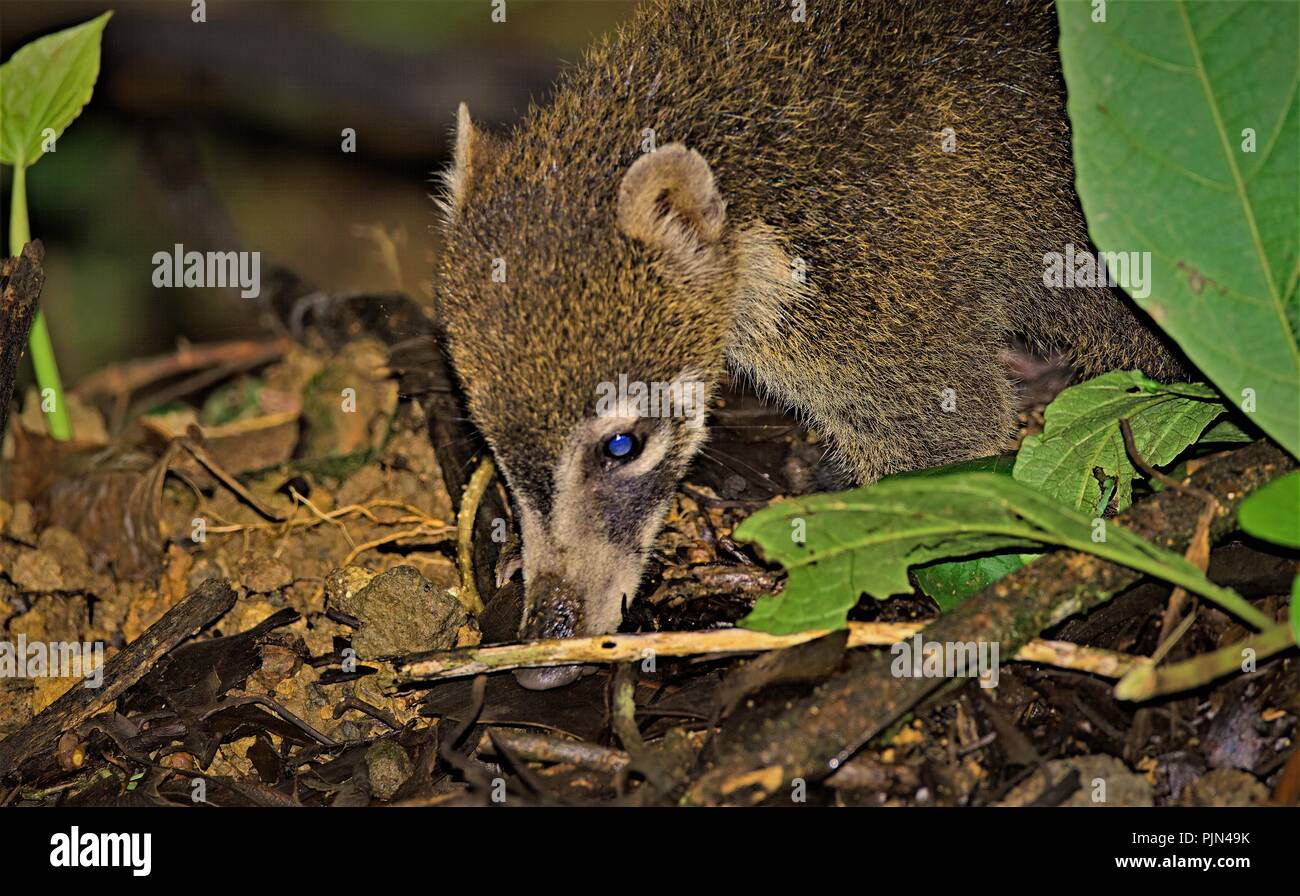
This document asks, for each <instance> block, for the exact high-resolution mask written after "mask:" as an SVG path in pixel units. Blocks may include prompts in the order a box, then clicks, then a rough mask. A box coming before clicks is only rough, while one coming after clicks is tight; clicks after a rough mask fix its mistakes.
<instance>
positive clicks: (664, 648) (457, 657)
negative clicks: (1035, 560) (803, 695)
mask: <svg viewBox="0 0 1300 896" xmlns="http://www.w3.org/2000/svg"><path fill="white" fill-rule="evenodd" d="M926 624H927V623H925V622H850V623H849V640H848V646H849V647H886V646H889V645H891V644H897V643H898V642H900V641H904V640H906V639H908V638H910V637H912V636H913V635H915V634H916V633H917V632H919V631H921V630H922V629H923V628H924V627H925V625H926ZM829 633H830V630H829V629H819V630H816V631H807V632H799V633H797V634H793V635H769V634H766V633H765V632H754V631H749V630H748V629H743V628H723V629H713V630H711V631H703V632H653V633H651V634H644V635H602V636H599V637H595V638H567V639H564V640H552V641H521V642H519V643H516V644H497V645H493V646H490V647H466V648H461V649H458V650H440V651H435V652H433V653H427V654H421V655H419V656H417V657H412V658H410V659H408V660H407V661H406V662H403V663H401V664H399V665H398V667H397V674H398V680H399V682H401V683H409V682H416V681H439V680H442V679H447V678H463V677H466V676H470V675H480V674H482V673H484V672H500V671H503V670H506V669H526V668H535V667H539V666H568V665H574V664H577V663H625V662H634V661H637V660H641V659H645V658H646V657H648V656H660V657H666V656H695V655H708V656H721V655H726V654H732V653H760V652H763V651H767V650H781V649H783V648H786V647H793V646H795V645H796V644H803V643H805V642H807V641H812V640H814V639H816V638H820V637H822V636H823V635H826V634H829ZM1014 658H1015V659H1016V660H1019V661H1021V662H1028V663H1043V664H1045V665H1049V666H1058V667H1060V668H1062V669H1074V670H1077V671H1081V672H1091V673H1093V674H1094V675H1100V676H1103V677H1105V678H1119V677H1120V676H1122V675H1125V674H1127V673H1128V672H1129V671H1130V670H1132V669H1135V668H1137V667H1139V666H1142V665H1145V663H1146V660H1145V658H1144V657H1136V656H1130V655H1129V654H1125V653H1117V652H1115V651H1112V650H1102V649H1100V648H1096V647H1081V646H1079V645H1078V644H1069V643H1066V642H1064V641H1045V640H1042V639H1038V640H1034V641H1031V642H1029V643H1028V644H1026V645H1025V646H1024V647H1023V648H1021V650H1020V651H1019V652H1018V653H1017V654H1016V655H1015V657H1014Z"/></svg>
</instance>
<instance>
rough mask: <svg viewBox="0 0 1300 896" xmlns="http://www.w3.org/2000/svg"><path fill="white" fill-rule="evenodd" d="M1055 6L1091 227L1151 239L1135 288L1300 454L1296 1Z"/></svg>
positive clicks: (1099, 235)
mask: <svg viewBox="0 0 1300 896" xmlns="http://www.w3.org/2000/svg"><path fill="white" fill-rule="evenodd" d="M1057 9H1058V12H1059V18H1060V24H1061V61H1062V64H1063V66H1064V69H1065V80H1066V85H1067V87H1068V89H1069V107H1068V108H1069V115H1070V122H1071V125H1072V126H1073V131H1074V162H1075V167H1076V174H1077V186H1078V191H1079V196H1080V198H1081V199H1082V201H1083V208H1084V212H1085V213H1086V215H1087V219H1088V231H1089V234H1090V235H1091V236H1092V239H1093V241H1094V242H1095V243H1096V244H1097V247H1098V248H1099V249H1101V250H1103V251H1116V252H1119V251H1125V252H1128V251H1141V252H1150V253H1151V288H1150V294H1149V295H1148V296H1146V297H1145V298H1144V297H1141V296H1135V300H1136V301H1137V302H1138V304H1139V305H1141V306H1142V307H1143V308H1144V309H1145V310H1146V311H1147V312H1148V313H1150V315H1151V317H1152V318H1153V319H1154V320H1155V321H1156V323H1158V324H1159V325H1160V326H1161V327H1162V328H1163V329H1164V330H1165V332H1166V333H1168V334H1169V335H1170V336H1171V337H1172V338H1173V339H1174V340H1175V341H1177V343H1178V345H1179V346H1180V347H1181V348H1182V349H1183V351H1185V352H1186V353H1187V355H1188V357H1189V358H1191V360H1192V361H1193V362H1194V363H1195V364H1196V366H1197V367H1199V368H1200V369H1201V371H1202V372H1203V373H1204V374H1205V375H1206V376H1207V377H1208V378H1209V379H1210V380H1211V381H1212V382H1213V383H1214V384H1215V385H1216V386H1218V387H1219V388H1220V389H1222V390H1223V392H1224V394H1225V395H1227V396H1228V398H1229V399H1231V400H1232V401H1234V402H1236V403H1237V404H1238V405H1239V406H1241V407H1242V408H1243V410H1245V411H1247V412H1248V413H1249V414H1250V419H1251V420H1252V421H1253V422H1254V423H1256V424H1257V425H1258V426H1259V427H1260V428H1261V429H1263V430H1264V431H1265V432H1267V433H1268V434H1269V435H1270V436H1272V437H1273V438H1274V439H1276V440H1277V441H1278V442H1279V443H1281V444H1282V445H1283V446H1284V447H1286V449H1287V450H1289V451H1290V452H1291V453H1292V454H1296V455H1298V456H1300V349H1297V346H1296V332H1297V328H1298V327H1300V304H1298V301H1300V300H1298V299H1297V281H1298V279H1300V249H1297V243H1298V242H1300V238H1298V234H1300V213H1298V209H1300V113H1298V112H1297V94H1296V88H1297V82H1298V80H1300V62H1298V58H1300V51H1298V50H1297V43H1298V42H1300V4H1297V3H1294V2H1280V3H1268V2H1236V3H1222V2H1212V3H1184V2H1168V0H1152V2H1134V3H1126V2H1119V0H1111V2H1109V3H1107V4H1105V10H1106V15H1105V21H1104V22H1095V21H1093V9H1094V7H1093V5H1092V4H1091V3H1087V2H1074V0H1062V2H1059V3H1058V4H1057ZM1247 129H1250V130H1251V131H1252V132H1253V134H1254V138H1253V139H1254V151H1249V149H1250V143H1249V141H1250V139H1251V138H1250V136H1249V134H1248V133H1247V132H1246V131H1247ZM1252 403H1253V404H1254V409H1253V411H1252V408H1251V405H1252Z"/></svg>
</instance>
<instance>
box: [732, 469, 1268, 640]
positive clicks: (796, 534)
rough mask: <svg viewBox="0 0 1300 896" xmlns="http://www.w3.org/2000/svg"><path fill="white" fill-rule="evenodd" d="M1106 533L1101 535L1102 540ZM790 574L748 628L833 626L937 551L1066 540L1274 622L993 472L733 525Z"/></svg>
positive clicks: (878, 491)
mask: <svg viewBox="0 0 1300 896" xmlns="http://www.w3.org/2000/svg"><path fill="white" fill-rule="evenodd" d="M1099 532H1100V537H1099V538H1098V540H1095V541H1094V537H1095V536H1096V535H1097V533H1099ZM736 535H737V536H738V537H739V538H742V539H745V540H748V541H754V542H757V543H758V545H759V548H760V550H761V551H762V554H763V556H764V557H765V558H766V559H768V560H772V561H776V562H779V563H780V564H781V565H782V566H784V567H785V568H786V569H787V570H788V571H789V576H788V578H787V580H786V585H785V590H784V592H783V593H782V594H781V595H779V596H776V597H764V598H760V599H759V601H758V602H757V603H756V604H755V606H754V610H753V612H751V613H750V615H749V616H747V617H746V618H745V619H744V621H743V622H742V623H741V624H742V625H744V626H746V627H748V628H754V629H758V630H760V631H766V632H772V633H775V634H786V633H790V632H797V631H806V630H808V629H818V628H835V627H839V626H842V625H843V624H844V619H845V614H847V612H848V611H849V609H850V608H852V606H853V605H854V604H855V603H856V602H857V600H858V597H859V596H860V595H862V594H869V595H871V596H872V597H876V598H886V597H889V596H890V595H891V594H901V593H903V592H907V591H910V590H911V587H910V585H909V584H908V580H907V570H908V568H909V567H912V566H917V565H920V564H924V563H928V562H930V561H933V560H937V559H941V558H952V557H969V556H971V555H974V554H982V553H987V552H990V551H1000V550H1008V549H1013V550H1026V549H1033V548H1034V547H1035V546H1036V545H1039V544H1046V545H1058V546H1062V547H1069V548H1073V549H1075V550H1079V551H1087V552H1088V553H1092V554H1097V555H1098V556H1101V557H1104V558H1106V559H1107V560H1111V561H1114V562H1115V563H1121V564H1123V565H1125V566H1129V567H1132V568H1133V569H1137V570H1141V571H1142V572H1145V573H1148V574H1150V575H1153V576H1157V577H1159V578H1162V579H1164V580H1165V581H1168V582H1171V583H1173V584H1176V585H1182V586H1183V587H1184V588H1186V589H1187V590H1189V591H1192V592H1195V593H1197V594H1201V595H1203V596H1205V597H1207V598H1209V599H1210V600H1213V601H1214V602H1216V603H1218V604H1219V605H1220V606H1222V607H1224V608H1226V609H1228V610H1230V611H1232V612H1234V613H1236V614H1237V615H1238V616H1240V617H1241V618H1243V619H1245V620H1247V621H1249V622H1250V623H1251V624H1253V625H1257V626H1263V625H1267V624H1268V622H1269V620H1268V619H1267V618H1266V617H1264V616H1263V615H1262V614H1260V613H1259V611H1257V610H1255V609H1254V608H1253V607H1252V606H1251V605H1250V604H1248V603H1246V602H1245V601H1243V600H1242V599H1241V598H1240V597H1239V596H1237V595H1236V594H1235V593H1234V592H1232V591H1231V590H1229V589H1227V588H1221V587H1219V586H1218V585H1215V584H1213V583H1212V582H1210V581H1209V580H1208V579H1206V578H1205V574H1204V573H1202V572H1201V571H1200V570H1199V569H1197V568H1196V567H1195V566H1193V565H1192V564H1191V563H1189V562H1188V561H1187V560H1186V559H1185V558H1183V557H1181V556H1179V555H1178V554H1174V553H1171V552H1169V551H1166V550H1164V549H1163V548H1160V547H1158V546H1156V545H1154V544H1151V543H1149V542H1147V541H1145V540H1143V539H1141V538H1139V537H1138V536H1136V535H1134V534H1133V533H1132V532H1129V531H1128V530H1126V529H1124V528H1123V527H1122V526H1119V525H1114V524H1110V525H1105V526H1104V528H1103V529H1097V528H1094V525H1093V522H1092V520H1091V518H1090V517H1088V516H1085V515H1083V514H1079V513H1076V512H1074V511H1073V510H1070V509H1069V508H1068V507H1064V506H1062V505H1061V504H1060V503H1059V502H1057V501H1056V500H1055V499H1054V498H1050V497H1048V496H1047V495H1043V494H1040V493H1039V492H1037V491H1035V490H1034V489H1032V488H1030V487H1029V486H1026V485H1022V484H1020V483H1018V482H1016V481H1015V480H1014V479H1010V478H1008V477H1006V476H1001V475H998V474H996V473H986V472H974V473H949V474H946V475H942V476H919V477H905V478H896V479H887V480H884V481H882V482H878V483H876V484H875V485H872V486H868V487H866V488H861V489H855V490H853V491H848V492H839V493H835V494H826V495H812V496H809V497H804V498H796V499H792V500H787V501H781V502H779V503H777V504H773V505H771V506H769V507H765V508H764V509H762V510H760V511H759V512H757V513H755V514H754V515H753V516H751V517H749V519H747V520H745V522H744V523H742V524H741V525H740V527H739V528H738V529H737V530H736Z"/></svg>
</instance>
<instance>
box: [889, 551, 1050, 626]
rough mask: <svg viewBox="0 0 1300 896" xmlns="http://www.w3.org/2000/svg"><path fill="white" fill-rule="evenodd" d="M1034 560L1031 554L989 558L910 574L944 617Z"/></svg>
mask: <svg viewBox="0 0 1300 896" xmlns="http://www.w3.org/2000/svg"><path fill="white" fill-rule="evenodd" d="M1035 559H1036V558H1035V556H1034V555H1033V554H1017V553H1014V552H1008V553H1004V554H989V555H988V556H987V557H972V558H970V559H969V560H945V561H943V562H940V563H931V564H930V565H928V566H923V567H921V568H919V569H916V570H913V573H912V574H913V575H915V576H916V583H917V584H918V585H920V586H921V590H922V591H924V592H925V593H926V594H928V595H929V596H930V597H931V598H932V599H933V600H934V602H935V603H936V604H938V605H939V609H940V610H941V611H942V612H944V613H947V612H948V611H949V610H951V609H952V608H953V607H955V606H957V604H959V603H961V602H962V601H964V600H965V599H966V598H968V597H970V596H971V595H972V594H978V593H979V592H981V591H983V590H984V589H985V588H987V587H988V586H990V585H992V584H993V583H994V582H996V581H997V580H998V579H1001V578H1005V577H1006V576H1008V575H1010V574H1011V573H1013V572H1015V571H1016V570H1017V569H1019V568H1020V567H1022V566H1024V565H1025V564H1026V563H1032V562H1033V561H1034V560H1035Z"/></svg>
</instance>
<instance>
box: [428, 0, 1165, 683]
mask: <svg viewBox="0 0 1300 896" xmlns="http://www.w3.org/2000/svg"><path fill="white" fill-rule="evenodd" d="M801 18H803V20H802V21H801V20H800V19H801ZM947 128H951V129H952V131H951V132H948V131H945V129H947ZM648 129H649V130H648ZM651 131H652V132H653V138H654V140H655V141H656V142H657V144H658V149H657V150H655V151H653V152H646V151H645V150H646V149H647V148H648V137H649V136H650V132H651ZM954 141H955V142H954ZM446 183H447V193H448V195H447V197H446V200H445V211H446V227H445V236H446V247H445V251H444V252H443V254H442V260H441V263H440V266H439V278H440V281H439V283H438V285H437V289H436V292H437V293H438V294H439V296H440V299H441V303H442V307H441V314H442V317H443V320H444V323H445V325H446V327H447V332H448V336H449V345H450V349H451V355H452V360H453V363H454V365H455V367H456V370H457V373H458V375H459V377H460V379H461V381H462V384H463V386H464V389H465V392H466V395H467V398H468V401H469V406H470V411H471V413H472V415H473V417H474V419H475V421H476V423H477V425H478V426H479V428H480V430H481V431H482V432H483V434H484V435H485V436H486V437H487V440H488V442H489V443H490V444H491V446H492V448H493V450H494V452H495V454H496V457H497V459H498V461H499V463H500V466H501V468H502V470H503V471H504V473H505V476H506V479H507V481H508V483H509V486H510V489H511V491H512V494H513V497H514V500H515V502H516V504H517V507H518V509H519V512H520V522H521V529H522V537H523V566H524V579H525V589H526V599H525V618H524V623H523V628H522V632H521V634H522V635H523V636H525V637H565V636H570V635H575V634H598V633H604V632H611V631H614V630H615V629H616V628H617V627H618V625H619V622H620V619H621V612H622V610H621V608H622V607H623V606H624V604H625V602H626V601H629V600H630V599H631V597H632V596H633V595H634V593H635V591H636V589H637V586H638V584H639V580H640V578H641V575H642V571H643V568H644V561H645V559H646V555H647V552H648V550H649V548H650V546H651V544H652V542H653V540H654V538H655V535H656V533H657V532H658V530H659V528H660V525H661V518H662V515H663V513H664V512H665V509H666V507H667V504H668V502H669V500H670V498H671V496H672V494H673V492H674V488H675V485H676V483H677V481H678V479H679V478H680V476H681V475H682V474H683V472H684V471H685V469H686V467H687V464H688V463H689V461H690V460H691V458H692V456H693V455H694V454H695V452H696V450H697V449H698V448H699V446H700V443H701V440H702V437H703V430H702V429H700V428H697V427H693V426H691V425H690V424H691V422H692V421H691V420H689V419H686V418H683V417H681V416H671V415H669V416H664V415H662V414H661V415H659V416H650V415H641V414H631V415H627V414H624V415H621V416H620V415H617V414H615V415H611V414H608V413H601V412H600V411H599V410H598V408H597V401H598V397H599V395H600V394H601V393H600V388H601V385H600V384H602V383H617V382H619V377H620V375H623V376H625V377H626V378H627V379H628V380H630V381H635V382H643V383H673V382H676V383H683V382H688V381H701V380H702V381H703V382H704V383H705V384H707V385H706V388H711V387H712V384H713V383H715V382H716V381H717V379H718V378H719V376H720V375H721V374H722V373H723V371H724V368H726V369H729V370H730V371H732V372H733V373H734V374H738V375H740V376H742V377H745V378H748V379H750V380H751V381H752V382H754V383H755V384H757V386H758V387H759V388H760V390H762V391H763V392H764V393H765V394H767V395H769V396H771V397H772V398H774V399H775V400H777V401H780V402H782V403H784V404H786V405H787V406H789V407H792V408H794V409H796V410H797V411H798V412H800V414H801V415H803V416H805V417H806V418H807V419H808V420H809V421H810V422H811V423H812V424H813V426H814V427H816V428H817V429H818V430H819V431H820V432H821V433H823V434H825V435H827V436H829V438H830V441H831V443H832V445H833V447H834V450H835V453H836V456H837V457H838V458H839V460H840V461H841V462H842V463H843V465H844V466H845V467H846V468H847V470H848V471H849V472H850V473H851V474H852V476H853V478H855V479H856V480H857V481H859V482H870V481H873V480H875V479H877V478H879V477H881V476H884V475H886V474H888V473H894V472H898V471H901V470H908V469H913V468H918V467H925V466H930V465H936V464H941V463H945V462H949V461H956V460H961V459H965V458H972V457H976V456H983V455H988V454H992V453H995V452H997V451H999V450H1001V448H1002V447H1003V446H1004V444H1005V443H1006V441H1007V438H1008V435H1009V433H1011V432H1012V431H1013V427H1014V417H1013V396H1012V387H1011V385H1010V383H1009V382H1008V379H1007V374H1006V372H1005V371H1004V369H1003V368H1002V366H1001V365H1000V363H999V352H1000V351H1001V349H1002V348H1003V347H1004V346H1005V345H1006V344H1007V342H1008V340H1010V339H1012V338H1014V337H1019V338H1021V339H1024V340H1027V341H1028V343H1029V344H1030V345H1031V346H1034V347H1037V348H1040V349H1057V350H1064V351H1066V352H1067V353H1068V354H1069V357H1070V358H1071V360H1072V361H1073V362H1074V363H1075V365H1076V366H1077V367H1078V368H1079V369H1080V370H1081V371H1082V372H1084V373H1095V372H1100V371H1103V370H1107V369H1111V368H1115V367H1141V368H1142V369H1144V370H1145V371H1146V372H1147V373H1149V374H1151V375H1153V376H1167V375H1170V374H1174V373H1176V372H1177V366H1176V363H1175V362H1174V361H1173V360H1172V359H1171V358H1170V356H1169V355H1168V354H1166V352H1165V350H1164V349H1163V348H1162V346H1161V344H1160V343H1159V341H1158V340H1157V339H1156V338H1155V337H1153V336H1152V335H1151V334H1150V333H1149V332H1148V331H1147V330H1146V329H1145V328H1144V327H1143V325H1142V324H1141V323H1139V321H1138V319H1137V318H1136V317H1135V316H1134V313H1133V312H1132V311H1131V310H1129V308H1128V307H1127V306H1126V305H1125V304H1124V300H1123V299H1122V297H1121V295H1120V294H1119V293H1118V292H1116V291H1112V290H1108V289H1105V288H1059V289H1052V288H1048V287H1046V286H1044V276H1043V275H1044V253H1047V252H1064V251H1066V250H1065V247H1066V246H1067V244H1071V243H1072V244H1075V245H1078V246H1084V245H1087V235H1086V231H1085V228H1084V223H1083V218H1082V214H1081V212H1080V210H1079V205H1078V200H1077V198H1076V196H1075V192H1074V187H1073V168H1072V165H1071V160H1070V140H1069V127H1068V122H1067V119H1066V115H1065V96H1064V86H1063V84H1062V79H1061V72H1060V66H1059V62H1058V59H1057V53H1056V22H1055V17H1054V12H1053V5H1052V3H1051V2H1050V0H1005V2H1004V0H962V2H952V0H882V2H861V0H859V2H853V0H807V4H806V17H803V16H800V15H799V10H798V8H797V6H792V4H790V3H788V2H764V3H759V2H749V0H705V2H697V0H665V2H654V3H650V4H648V5H647V6H645V7H644V8H642V9H640V10H639V11H638V12H637V13H636V15H635V17H634V18H633V19H632V20H631V22H630V23H628V24H627V25H626V26H625V27H624V28H622V29H621V30H620V31H619V32H618V33H617V34H616V35H614V36H613V37H610V38H607V39H604V40H601V41H600V42H598V43H597V44H596V45H595V47H593V48H592V49H591V51H590V52H589V53H588V54H587V56H586V57H585V59H584V60H583V61H582V62H581V64H579V65H578V66H577V67H576V68H575V69H574V70H572V71H570V72H568V73H567V74H566V75H565V76H564V77H563V78H562V79H561V81H560V83H559V85H558V88H557V90H556V92H555V95H554V98H553V99H552V101H551V102H550V103H549V104H548V105H546V106H544V107H541V108H534V109H532V110H530V111H529V113H528V115H527V116H526V118H525V119H524V120H523V122H522V123H521V124H519V125H518V126H517V127H516V128H515V130H514V131H513V133H511V134H510V135H509V137H508V138H497V137H494V136H492V135H489V134H485V133H482V132H481V131H479V130H477V129H475V128H474V126H473V125H472V124H471V121H470V118H469V114H468V112H467V111H466V109H465V108H464V106H462V107H461V109H460V113H459V116H458V121H457V132H456V148H455V160H454V164H453V166H452V168H451V170H450V171H449V172H448V173H447V175H446ZM575 675H576V670H572V669H567V670H543V671H540V672H530V673H528V674H525V675H522V676H521V680H523V681H525V683H527V684H529V685H530V686H538V687H541V686H551V685H555V684H561V683H564V682H566V681H569V680H572V678H573V677H575Z"/></svg>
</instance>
